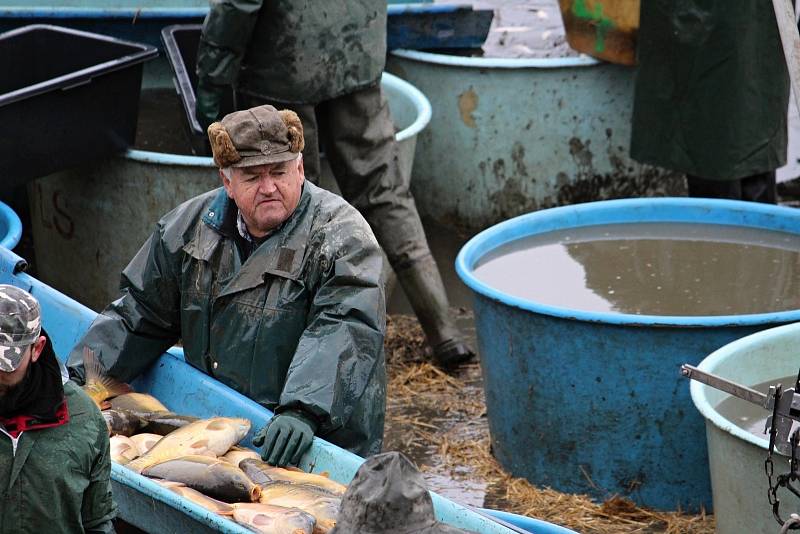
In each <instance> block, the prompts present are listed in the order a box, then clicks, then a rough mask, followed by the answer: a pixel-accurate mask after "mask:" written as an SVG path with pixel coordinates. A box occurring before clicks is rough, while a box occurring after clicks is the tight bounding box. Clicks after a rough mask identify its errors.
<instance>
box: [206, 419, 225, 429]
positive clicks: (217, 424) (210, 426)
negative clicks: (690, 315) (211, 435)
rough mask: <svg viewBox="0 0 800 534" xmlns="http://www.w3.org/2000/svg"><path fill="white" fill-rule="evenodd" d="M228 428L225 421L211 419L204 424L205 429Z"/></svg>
mask: <svg viewBox="0 0 800 534" xmlns="http://www.w3.org/2000/svg"><path fill="white" fill-rule="evenodd" d="M227 428H228V425H227V423H225V421H220V420H218V419H217V420H214V421H211V422H210V423H208V424H207V425H206V430H225V429H227Z"/></svg>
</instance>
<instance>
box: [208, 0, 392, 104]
mask: <svg viewBox="0 0 800 534" xmlns="http://www.w3.org/2000/svg"><path fill="white" fill-rule="evenodd" d="M385 61H386V0H348V1H347V2H338V1H337V2H332V1H330V0H327V1H324V2H312V1H309V0H269V1H265V0H212V1H211V10H210V11H209V14H208V16H207V17H206V20H205V23H204V24H203V33H202V37H201V39H200V48H199V50H198V53H197V76H198V79H200V80H201V81H205V82H207V83H210V84H213V85H233V86H235V87H236V90H237V91H239V92H242V93H245V94H248V95H250V96H254V97H258V98H261V99H264V100H270V101H278V102H284V103H290V104H317V103H319V102H322V101H325V100H330V99H332V98H336V97H338V96H341V95H344V94H349V93H352V92H355V91H357V90H358V89H362V88H364V87H368V86H372V85H375V84H377V83H378V82H379V81H380V77H381V73H382V72H383V67H384V63H385Z"/></svg>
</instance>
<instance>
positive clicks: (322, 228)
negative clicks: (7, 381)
mask: <svg viewBox="0 0 800 534" xmlns="http://www.w3.org/2000/svg"><path fill="white" fill-rule="evenodd" d="M208 136H209V141H210V143H211V148H212V151H213V154H214V161H215V163H216V164H217V165H218V166H219V176H220V180H221V182H222V187H220V188H217V189H214V190H212V191H209V192H207V193H204V194H202V195H199V196H197V197H195V198H192V199H190V200H187V201H186V202H184V203H183V204H181V205H180V206H178V207H176V208H175V209H174V210H172V211H170V212H169V213H167V214H166V215H164V216H163V217H162V218H161V220H160V221H159V222H158V224H156V227H155V229H154V231H153V234H152V235H151V236H150V238H149V239H148V240H147V241H146V242H145V243H144V244H143V245H142V248H141V249H140V250H139V252H138V253H137V254H136V256H135V257H134V258H133V259H132V260H131V262H130V263H129V264H128V266H127V267H126V268H125V270H124V271H123V273H122V277H121V284H120V290H121V295H120V298H119V299H117V300H116V301H114V302H112V303H111V304H110V305H109V306H108V307H106V309H105V310H103V312H102V313H101V314H99V315H98V316H97V318H96V319H95V320H94V322H93V323H92V325H91V327H90V328H89V331H88V332H87V333H86V335H85V336H84V338H83V339H82V340H81V341H80V343H78V344H77V345H76V346H75V347H74V348H73V350H72V352H71V354H70V358H69V367H70V372H71V373H72V375H73V376H74V377H75V379H76V381H83V378H84V376H85V372H84V369H83V365H82V362H83V348H84V346H87V347H89V348H90V349H92V350H93V351H94V352H95V354H97V355H98V357H99V359H100V361H101V362H102V364H103V365H104V367H105V368H106V370H107V371H108V374H109V375H110V376H112V377H114V378H116V379H118V380H121V381H124V382H130V381H131V380H133V379H134V378H136V377H137V376H139V375H140V374H142V373H143V372H145V371H146V369H147V368H148V367H149V366H150V365H151V364H153V362H155V361H156V360H157V359H158V357H159V356H161V354H163V352H164V351H165V350H166V349H168V348H169V347H171V346H172V345H173V344H174V343H176V342H177V341H178V340H181V341H182V343H183V353H184V356H185V358H186V361H187V362H188V363H189V364H190V365H192V366H194V367H196V368H197V369H200V370H201V371H204V372H205V373H207V374H208V375H210V376H212V377H214V378H215V379H217V380H219V381H220V382H222V383H223V384H225V385H227V386H230V387H231V388H233V389H235V390H236V391H238V392H240V393H241V394H243V395H246V396H247V397H249V398H251V399H253V400H254V401H256V402H257V403H259V404H261V405H262V406H264V407H266V408H268V409H270V410H272V411H273V412H274V413H275V416H274V417H273V418H272V419H271V420H270V422H269V424H268V425H267V426H266V427H265V428H262V429H260V431H259V432H258V433H257V434H256V436H255V437H254V438H253V444H255V445H257V446H259V447H263V450H262V456H263V458H264V459H265V460H266V461H268V462H269V463H271V464H275V465H279V466H285V465H287V464H296V463H298V461H299V460H300V457H301V456H302V455H303V453H304V452H305V451H306V450H307V449H308V447H309V446H310V445H311V443H312V438H313V437H314V436H315V435H316V436H320V437H322V438H324V439H326V440H328V441H330V442H332V443H335V444H336V445H339V446H340V447H343V448H345V449H348V450H350V451H351V452H354V453H356V454H360V455H362V456H369V455H370V454H375V453H377V452H379V451H380V449H381V443H382V440H383V423H384V412H385V406H386V370H385V365H384V352H383V338H384V332H385V328H386V310H385V308H386V302H385V297H384V289H383V287H384V280H383V277H382V273H383V256H382V255H381V252H380V248H379V247H378V243H377V241H376V240H375V236H374V235H373V233H372V231H371V230H370V228H369V225H367V222H366V221H365V220H364V218H363V217H362V216H361V214H359V213H358V211H357V210H356V209H355V208H353V207H352V206H351V205H349V204H348V203H347V202H345V201H344V200H343V199H342V198H341V197H339V196H338V195H334V194H333V193H331V192H329V191H325V190H324V189H321V188H319V187H316V186H315V185H314V184H311V183H309V182H308V181H306V180H305V176H304V166H303V157H302V154H301V151H302V149H303V144H304V138H303V126H302V123H301V122H300V119H299V118H298V117H297V115H296V114H295V113H294V112H293V111H291V110H280V111H279V110H277V109H275V108H274V107H272V106H268V105H264V106H258V107H255V108H251V109H248V110H242V111H235V112H233V113H230V114H228V115H226V116H225V117H223V118H222V120H221V121H219V122H215V123H213V124H211V125H210V126H209V128H208Z"/></svg>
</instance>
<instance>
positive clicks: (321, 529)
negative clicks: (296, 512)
mask: <svg viewBox="0 0 800 534" xmlns="http://www.w3.org/2000/svg"><path fill="white" fill-rule="evenodd" d="M335 526H336V521H335V520H333V519H323V520H322V521H320V520H317V522H316V524H314V531H313V534H328V532H330V531H331V530H332V529H333V527H335Z"/></svg>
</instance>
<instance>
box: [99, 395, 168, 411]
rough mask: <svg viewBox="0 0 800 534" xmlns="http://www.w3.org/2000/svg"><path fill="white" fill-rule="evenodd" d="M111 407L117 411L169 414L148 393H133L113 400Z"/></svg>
mask: <svg viewBox="0 0 800 534" xmlns="http://www.w3.org/2000/svg"><path fill="white" fill-rule="evenodd" d="M110 402H111V407H112V408H113V409H115V410H124V411H126V412H134V413H153V412H168V411H169V409H168V408H167V407H166V406H164V405H163V404H161V401H159V400H158V399H157V398H155V397H153V396H152V395H149V394H147V393H136V392H135V391H132V392H130V393H125V394H124V395H119V396H117V397H114V398H113V399H111V401H110Z"/></svg>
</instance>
